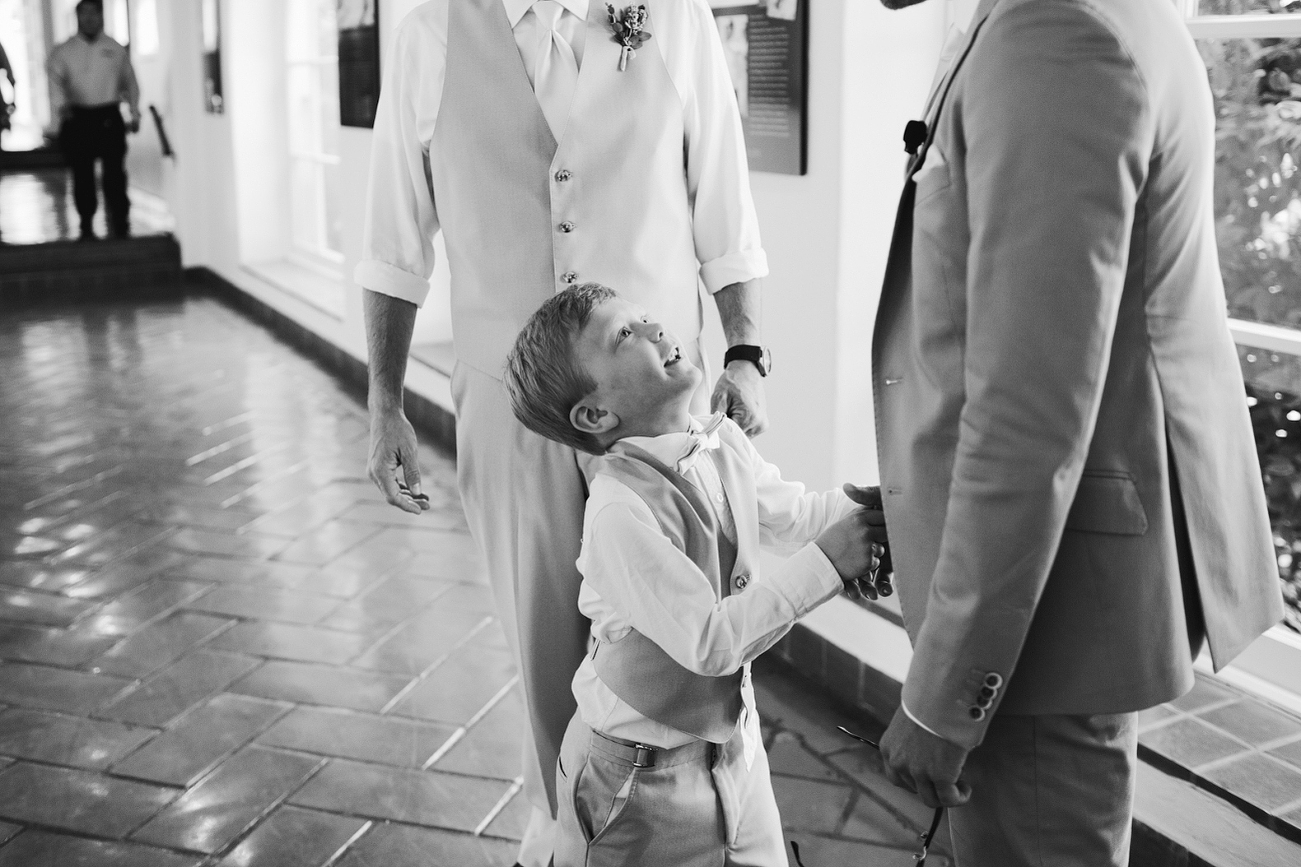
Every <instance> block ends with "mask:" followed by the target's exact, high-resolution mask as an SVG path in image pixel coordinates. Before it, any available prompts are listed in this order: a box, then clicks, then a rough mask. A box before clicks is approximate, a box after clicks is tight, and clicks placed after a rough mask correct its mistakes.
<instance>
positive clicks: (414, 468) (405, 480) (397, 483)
mask: <svg viewBox="0 0 1301 867" xmlns="http://www.w3.org/2000/svg"><path fill="white" fill-rule="evenodd" d="M369 471H370V480H371V481H372V482H374V483H375V486H376V487H378V488H379V489H380V490H381V491H383V492H384V498H385V499H386V500H388V502H389V505H392V506H397V507H398V508H399V509H401V510H402V511H404V512H410V513H411V514H413V515H419V514H420V513H421V512H423V511H425V510H426V509H428V508H429V498H428V497H426V496H424V495H423V494H421V493H420V465H419V464H418V463H417V459H416V431H415V428H413V427H411V422H409V421H407V417H406V415H404V414H403V412H402V410H400V409H382V410H381V409H372V410H371V414H370V464H369ZM399 473H400V475H399Z"/></svg>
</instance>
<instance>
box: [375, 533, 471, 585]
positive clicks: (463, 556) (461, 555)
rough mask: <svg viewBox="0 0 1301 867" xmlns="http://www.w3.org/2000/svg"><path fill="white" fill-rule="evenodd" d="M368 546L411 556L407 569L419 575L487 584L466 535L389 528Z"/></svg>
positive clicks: (468, 537)
mask: <svg viewBox="0 0 1301 867" xmlns="http://www.w3.org/2000/svg"><path fill="white" fill-rule="evenodd" d="M371 544H373V545H383V546H387V547H392V548H398V549H405V550H408V551H411V552H413V554H414V556H415V559H414V560H413V561H412V565H411V569H412V571H416V572H419V573H421V574H423V575H429V576H431V577H434V578H446V579H448V580H450V581H466V582H472V583H484V582H486V580H487V571H486V570H487V567H486V566H485V565H484V560H483V554H482V553H480V551H479V547H478V545H477V544H475V542H474V540H473V539H471V538H470V536H469V535H468V534H466V533H450V532H428V531H416V530H403V529H396V528H390V529H387V530H385V531H383V532H382V533H380V534H379V535H378V536H376V537H375V538H374V539H373V540H372V541H371Z"/></svg>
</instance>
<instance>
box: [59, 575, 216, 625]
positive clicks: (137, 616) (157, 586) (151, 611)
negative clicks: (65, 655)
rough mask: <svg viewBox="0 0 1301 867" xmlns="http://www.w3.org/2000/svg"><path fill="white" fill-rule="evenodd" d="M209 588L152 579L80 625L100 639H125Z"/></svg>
mask: <svg viewBox="0 0 1301 867" xmlns="http://www.w3.org/2000/svg"><path fill="white" fill-rule="evenodd" d="M212 586H213V585H211V584H206V583H201V582H198V581H172V580H167V579H166V578H154V579H152V580H150V581H149V582H148V583H145V584H141V585H140V586H139V587H137V588H136V589H135V590H133V591H131V592H130V593H127V594H124V595H123V596H121V597H119V598H117V599H115V600H113V601H112V602H110V603H108V604H107V605H104V606H102V607H101V608H100V609H99V610H98V611H96V612H95V613H94V614H92V615H91V616H89V617H87V618H86V619H85V620H84V621H83V624H82V625H84V626H85V628H86V629H89V630H92V631H94V632H98V633H100V634H102V635H128V634H130V633H131V632H134V631H135V630H136V629H138V628H140V627H141V626H143V625H144V624H145V623H148V622H149V621H150V620H153V619H154V618H156V617H158V616H159V615H161V614H165V613H167V612H168V611H171V610H173V609H175V608H177V607H178V606H180V605H182V604H183V603H185V602H189V601H190V600H192V599H197V598H198V597H200V596H202V595H203V594H204V593H206V592H207V591H208V590H210V589H211V588H212Z"/></svg>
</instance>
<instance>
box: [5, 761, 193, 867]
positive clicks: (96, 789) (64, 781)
mask: <svg viewBox="0 0 1301 867" xmlns="http://www.w3.org/2000/svg"><path fill="white" fill-rule="evenodd" d="M177 794H178V792H177V790H175V789H168V788H163V787H161V786H153V785H147V784H145V783H137V782H133V781H131V780H119V779H115V778H113V777H106V776H104V775H103V774H96V773H92V772H90V771H76V770H70V769H68V768H54V767H49V766H48V765H33V764H28V763H27V762H18V763H17V764H14V765H11V766H10V767H8V768H6V769H5V770H4V771H0V817H3V818H5V819H9V820H11V821H17V822H34V823H37V824H40V825H43V826H46V827H54V828H66V829H67V830H69V831H77V832H79V833H82V834H90V835H93V836H100V837H122V836H124V835H125V834H127V833H128V832H130V831H131V830H132V829H134V828H136V827H138V826H139V825H141V824H143V823H144V821H145V820H146V819H148V818H149V817H150V816H152V815H153V814H154V813H157V812H158V811H159V810H161V809H162V808H163V807H165V806H166V805H167V804H168V803H169V802H170V801H171V800H172V799H173V798H175V797H176V795H177ZM0 851H3V850H0Z"/></svg>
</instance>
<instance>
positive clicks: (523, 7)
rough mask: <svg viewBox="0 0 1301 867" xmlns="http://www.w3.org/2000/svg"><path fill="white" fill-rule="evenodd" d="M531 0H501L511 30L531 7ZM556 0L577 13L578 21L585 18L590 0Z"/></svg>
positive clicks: (532, 0)
mask: <svg viewBox="0 0 1301 867" xmlns="http://www.w3.org/2000/svg"><path fill="white" fill-rule="evenodd" d="M533 2H534V0H501V5H503V6H505V7H506V20H508V21H509V22H510V29H511V30H514V29H515V25H517V24H519V23H520V19H521V18H523V17H524V13H525V12H528V11H529V10H530V9H532V8H533ZM556 2H558V3H559V4H560V5H561V6H563V7H565V8H566V9H568V10H569V11H570V12H572V13H573V14H575V15H577V16H578V20H579V21H586V20H587V4H588V3H589V2H591V0H556Z"/></svg>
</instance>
